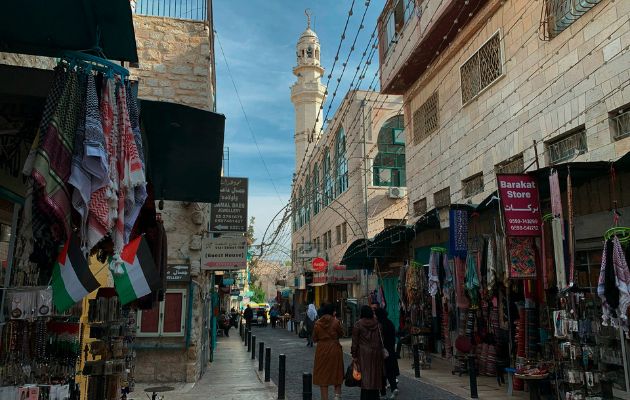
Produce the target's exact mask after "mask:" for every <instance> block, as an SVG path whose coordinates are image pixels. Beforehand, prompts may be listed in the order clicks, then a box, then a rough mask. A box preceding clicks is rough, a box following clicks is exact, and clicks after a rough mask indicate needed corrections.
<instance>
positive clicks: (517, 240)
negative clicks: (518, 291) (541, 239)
mask: <svg viewBox="0 0 630 400" xmlns="http://www.w3.org/2000/svg"><path fill="white" fill-rule="evenodd" d="M507 247H508V255H509V259H508V261H509V264H508V266H509V269H510V278H511V279H533V278H536V253H535V249H534V239H533V238H531V237H517V236H514V237H512V236H511V237H508V239H507Z"/></svg>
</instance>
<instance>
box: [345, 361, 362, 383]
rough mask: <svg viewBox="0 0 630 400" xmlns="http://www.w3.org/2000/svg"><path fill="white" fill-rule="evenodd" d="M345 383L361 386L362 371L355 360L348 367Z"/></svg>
mask: <svg viewBox="0 0 630 400" xmlns="http://www.w3.org/2000/svg"><path fill="white" fill-rule="evenodd" d="M344 384H345V385H346V386H348V387H357V386H361V371H360V369H359V366H358V365H357V363H356V362H355V361H352V362H351V363H350V365H348V368H347V369H346V375H345V377H344Z"/></svg>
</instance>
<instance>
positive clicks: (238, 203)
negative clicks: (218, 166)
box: [210, 177, 247, 233]
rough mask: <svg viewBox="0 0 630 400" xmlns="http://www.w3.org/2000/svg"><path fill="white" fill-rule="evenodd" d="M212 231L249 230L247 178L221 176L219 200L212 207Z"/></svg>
mask: <svg viewBox="0 0 630 400" xmlns="http://www.w3.org/2000/svg"><path fill="white" fill-rule="evenodd" d="M210 231H211V232H243V233H244V232H246V231H247V178H230V177H222V178H221V189H220V194H219V202H218V203H216V204H212V206H211V207H210Z"/></svg>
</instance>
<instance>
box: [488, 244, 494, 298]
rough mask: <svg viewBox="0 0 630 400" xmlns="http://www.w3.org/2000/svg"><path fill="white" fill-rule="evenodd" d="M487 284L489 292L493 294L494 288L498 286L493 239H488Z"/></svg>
mask: <svg viewBox="0 0 630 400" xmlns="http://www.w3.org/2000/svg"><path fill="white" fill-rule="evenodd" d="M486 248H487V250H486V254H487V260H486V266H487V267H486V274H487V276H486V279H487V280H486V282H487V285H488V292H492V290H493V289H494V286H495V285H496V269H495V258H494V244H493V243H492V239H491V238H488V239H487V242H486Z"/></svg>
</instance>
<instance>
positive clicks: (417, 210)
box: [413, 197, 427, 217]
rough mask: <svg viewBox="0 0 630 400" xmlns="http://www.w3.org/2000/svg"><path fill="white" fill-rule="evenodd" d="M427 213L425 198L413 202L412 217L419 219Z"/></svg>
mask: <svg viewBox="0 0 630 400" xmlns="http://www.w3.org/2000/svg"><path fill="white" fill-rule="evenodd" d="M426 213H427V198H426V197H423V198H421V199H420V200H418V201H414V202H413V215H414V216H415V217H419V216H421V215H424V214H426Z"/></svg>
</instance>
